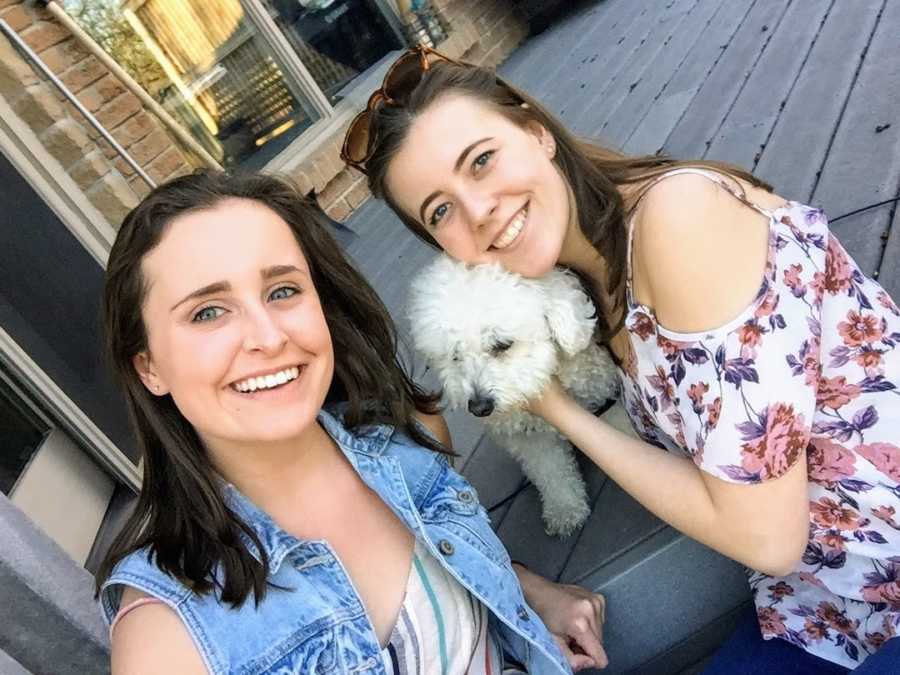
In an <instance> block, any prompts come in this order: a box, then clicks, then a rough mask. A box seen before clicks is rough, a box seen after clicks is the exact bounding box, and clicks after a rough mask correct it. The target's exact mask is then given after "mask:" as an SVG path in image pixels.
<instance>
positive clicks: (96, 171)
mask: <svg viewBox="0 0 900 675" xmlns="http://www.w3.org/2000/svg"><path fill="white" fill-rule="evenodd" d="M109 171H110V166H109V162H107V161H106V158H105V157H104V156H103V153H102V152H100V151H99V150H96V149H95V150H92V151H91V152H89V153H88V154H86V155H85V156H84V157H82V158H81V160H80V161H79V162H77V163H76V164H75V165H74V166H73V167H72V168H71V169H69V175H70V176H71V177H72V178H73V179H74V181H75V182H76V183H78V185H79V187H81V188H82V189H87V188H88V187H90V186H91V185H93V184H94V183H95V182H96V181H98V180H100V179H101V178H103V176H105V175H106V174H108V173H109Z"/></svg>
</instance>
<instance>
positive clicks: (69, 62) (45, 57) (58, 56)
mask: <svg viewBox="0 0 900 675" xmlns="http://www.w3.org/2000/svg"><path fill="white" fill-rule="evenodd" d="M89 56H90V53H89V52H88V51H87V50H86V49H85V48H84V46H82V44H81V43H80V42H78V40H76V39H75V38H72V39H71V40H66V41H65V42H60V43H59V44H58V45H53V46H52V47H50V48H49V49H46V50H44V51H43V52H41V60H42V61H43V62H44V63H46V64H47V67H48V68H50V70H52V71H53V72H54V73H64V72H65V71H66V70H68V69H69V68H71V67H72V66H74V65H75V64H77V63H81V62H82V61H83V60H84V59H86V58H88V57H89Z"/></svg>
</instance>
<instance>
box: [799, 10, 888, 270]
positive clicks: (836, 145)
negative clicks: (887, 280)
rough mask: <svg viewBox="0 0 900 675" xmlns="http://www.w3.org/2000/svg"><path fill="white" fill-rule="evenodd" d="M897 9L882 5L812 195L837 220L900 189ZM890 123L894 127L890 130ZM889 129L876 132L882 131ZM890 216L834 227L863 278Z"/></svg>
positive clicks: (863, 217) (876, 259) (881, 213)
mask: <svg viewBox="0 0 900 675" xmlns="http://www.w3.org/2000/svg"><path fill="white" fill-rule="evenodd" d="M898 36H900V3H897V2H885V4H884V7H883V10H882V12H881V13H880V18H879V21H878V25H877V26H876V28H875V32H874V34H873V35H872V41H871V42H870V43H869V47H868V50H867V51H866V54H865V58H864V59H863V63H862V67H861V68H860V71H859V75H858V77H857V80H856V83H855V84H854V86H853V89H852V90H851V92H850V99H849V101H848V102H847V107H846V108H845V110H844V114H843V115H842V116H841V121H840V124H839V125H838V129H837V132H836V134H835V137H834V141H833V142H832V144H831V149H830V151H829V153H828V156H827V158H826V160H825V165H824V167H823V168H822V175H821V178H820V180H819V182H818V184H817V185H816V188H815V191H814V193H813V203H815V204H816V205H821V206H822V207H823V208H824V209H825V212H826V213H828V214H830V215H832V216H837V215H839V214H840V213H843V212H847V211H850V210H853V209H857V208H859V207H861V206H865V205H866V204H871V203H874V202H878V201H882V200H884V199H889V198H891V197H893V196H894V195H896V194H897V185H898V183H900V128H898V127H900V120H898V117H897V111H898V110H900V68H898V63H897V62H898V55H900V51H898V45H900V41H898V39H897V38H898ZM891 123H893V124H891ZM887 124H891V126H890V127H889V128H886V129H884V130H883V131H881V132H879V131H878V129H880V128H882V127H883V126H884V125H887ZM889 226H890V213H889V211H886V210H885V209H876V210H873V211H870V212H867V213H866V214H860V215H859V216H856V217H853V218H848V219H846V220H843V221H841V222H839V223H835V226H834V228H833V230H834V232H835V233H836V234H837V235H838V238H839V239H840V240H841V242H842V243H843V244H844V246H845V247H846V248H847V250H848V251H849V252H850V254H851V255H852V256H853V257H854V258H855V259H856V262H857V263H858V264H859V265H860V267H861V268H862V270H863V272H864V273H865V274H868V275H871V274H872V273H874V272H875V270H876V269H878V266H879V264H880V263H881V251H882V246H883V244H884V241H883V239H882V236H884V237H887V234H888V228H889Z"/></svg>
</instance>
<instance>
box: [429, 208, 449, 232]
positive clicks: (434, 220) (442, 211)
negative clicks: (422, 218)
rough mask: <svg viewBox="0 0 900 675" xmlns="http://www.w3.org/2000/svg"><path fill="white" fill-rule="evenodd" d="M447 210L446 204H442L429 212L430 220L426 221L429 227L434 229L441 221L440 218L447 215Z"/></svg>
mask: <svg viewBox="0 0 900 675" xmlns="http://www.w3.org/2000/svg"><path fill="white" fill-rule="evenodd" d="M449 210H450V205H449V204H448V203H447V202H444V203H443V204H441V205H439V206H438V207H437V208H436V209H435V210H434V211H432V212H431V218H429V219H428V222H430V223H431V226H432V227H434V226H435V225H437V224H438V223H439V222H440V221H441V218H443V217H444V216H445V215H447V211H449Z"/></svg>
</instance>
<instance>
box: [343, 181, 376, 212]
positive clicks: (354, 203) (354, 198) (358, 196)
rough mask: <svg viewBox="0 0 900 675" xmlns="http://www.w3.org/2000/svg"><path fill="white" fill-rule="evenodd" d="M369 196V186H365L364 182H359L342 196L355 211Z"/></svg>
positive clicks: (370, 194)
mask: <svg viewBox="0 0 900 675" xmlns="http://www.w3.org/2000/svg"><path fill="white" fill-rule="evenodd" d="M371 196H372V193H371V192H369V186H368V185H366V181H360V182H359V183H357V184H356V185H355V186H354V187H353V189H352V190H350V191H349V192H348V193H347V194H346V195H344V199H345V200H346V201H347V203H348V204H349V205H350V208H351V209H353V210H354V211H355V210H356V209H358V208H359V207H360V206H361V205H362V204H363V203H364V202H365V201H366V200H367V199H368V198H369V197H371Z"/></svg>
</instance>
